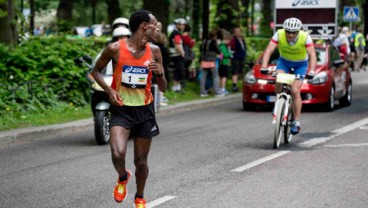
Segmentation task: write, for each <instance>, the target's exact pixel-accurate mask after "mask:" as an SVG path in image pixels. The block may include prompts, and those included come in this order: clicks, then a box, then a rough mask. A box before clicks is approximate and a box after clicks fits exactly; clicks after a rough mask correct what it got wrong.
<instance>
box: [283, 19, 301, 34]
mask: <svg viewBox="0 0 368 208" xmlns="http://www.w3.org/2000/svg"><path fill="white" fill-rule="evenodd" d="M283 28H284V29H285V30H286V31H289V32H298V31H299V30H300V29H302V22H301V21H300V20H299V19H298V18H295V17H292V18H288V19H286V20H285V21H284V25H283Z"/></svg>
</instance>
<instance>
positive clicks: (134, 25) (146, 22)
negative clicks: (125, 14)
mask: <svg viewBox="0 0 368 208" xmlns="http://www.w3.org/2000/svg"><path fill="white" fill-rule="evenodd" d="M129 25H130V31H131V32H132V35H134V33H136V32H137V31H142V34H143V36H144V37H145V39H146V40H147V41H148V42H153V41H155V39H157V37H158V32H159V30H158V29H157V19H156V17H155V16H153V14H152V13H151V12H149V11H147V10H143V9H141V10H137V11H135V12H133V14H132V15H131V16H130V19H129Z"/></svg>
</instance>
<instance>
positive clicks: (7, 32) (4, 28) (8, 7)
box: [0, 0, 17, 45]
mask: <svg viewBox="0 0 368 208" xmlns="http://www.w3.org/2000/svg"><path fill="white" fill-rule="evenodd" d="M0 10H1V11H4V12H7V14H6V15H4V16H0V43H5V44H7V45H14V44H15V43H16V41H17V39H16V27H15V25H14V24H13V23H12V22H13V20H14V8H13V1H12V0H8V1H7V2H4V3H0Z"/></svg>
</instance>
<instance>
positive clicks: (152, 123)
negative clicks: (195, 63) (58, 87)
mask: <svg viewBox="0 0 368 208" xmlns="http://www.w3.org/2000/svg"><path fill="white" fill-rule="evenodd" d="M156 24H157V20H156V17H155V16H153V15H152V13H151V12H149V11H146V10H138V11H135V12H133V13H132V15H131V17H130V19H129V25H130V30H131V32H132V35H131V37H130V38H129V39H128V40H119V41H118V42H115V43H111V44H109V45H108V46H107V47H106V48H105V49H104V51H103V52H102V55H101V57H100V58H99V59H98V61H97V63H96V65H95V67H94V68H93V71H92V75H93V77H94V78H95V80H96V81H97V83H98V84H99V85H100V86H101V87H102V88H103V89H104V90H105V92H107V93H108V95H109V99H110V102H111V106H110V113H111V121H110V146H111V155H112V162H113V165H114V167H115V170H116V171H117V173H118V180H117V185H116V187H115V189H114V194H113V195H114V199H115V200H116V201H117V202H122V201H124V200H125V198H126V197H127V193H128V192H127V187H126V185H127V183H128V181H129V179H130V177H131V175H132V173H131V171H129V170H127V169H126V166H125V156H126V150H127V143H128V139H129V138H133V141H134V165H135V167H136V169H135V176H136V185H137V191H136V194H135V200H134V203H135V206H136V208H138V207H139V208H145V207H146V201H145V199H144V188H145V184H146V180H147V177H148V165H147V157H148V153H149V150H150V146H151V142H152V138H153V137H154V136H157V135H158V134H159V128H158V126H157V123H156V118H155V111H154V106H153V95H152V92H151V79H152V77H153V76H155V77H156V81H157V84H158V87H159V89H160V90H161V91H165V90H166V85H167V83H166V79H165V76H164V69H163V67H162V58H161V52H160V49H159V47H158V46H156V45H153V44H150V42H153V41H154V40H155V39H156V38H157V36H158V30H157V25H156ZM110 60H112V61H113V66H114V69H115V70H114V74H113V81H112V84H111V86H109V85H108V84H106V82H105V81H104V79H103V77H102V75H101V74H100V72H101V70H102V69H103V68H104V67H105V66H106V65H107V63H108V62H109V61H110Z"/></svg>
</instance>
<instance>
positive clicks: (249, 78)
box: [244, 71, 257, 84]
mask: <svg viewBox="0 0 368 208" xmlns="http://www.w3.org/2000/svg"><path fill="white" fill-rule="evenodd" d="M256 81H257V79H256V77H255V76H254V74H253V71H249V72H248V73H247V74H245V76H244V82H245V83H247V84H254V83H256Z"/></svg>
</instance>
